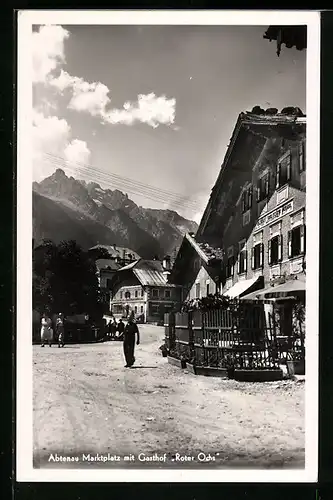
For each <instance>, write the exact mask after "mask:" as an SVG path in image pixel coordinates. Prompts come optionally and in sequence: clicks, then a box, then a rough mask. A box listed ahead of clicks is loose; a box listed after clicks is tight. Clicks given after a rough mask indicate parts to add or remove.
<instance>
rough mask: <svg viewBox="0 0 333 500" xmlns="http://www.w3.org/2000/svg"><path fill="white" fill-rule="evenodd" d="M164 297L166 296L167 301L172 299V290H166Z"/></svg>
mask: <svg viewBox="0 0 333 500" xmlns="http://www.w3.org/2000/svg"><path fill="white" fill-rule="evenodd" d="M164 296H165V298H166V299H170V297H171V292H170V290H165V293H164Z"/></svg>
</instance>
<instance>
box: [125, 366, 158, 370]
mask: <svg viewBox="0 0 333 500" xmlns="http://www.w3.org/2000/svg"><path fill="white" fill-rule="evenodd" d="M139 368H146V369H147V370H148V369H149V370H150V369H151V368H158V366H131V368H130V370H138V369H139Z"/></svg>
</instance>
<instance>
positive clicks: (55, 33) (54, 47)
mask: <svg viewBox="0 0 333 500" xmlns="http://www.w3.org/2000/svg"><path fill="white" fill-rule="evenodd" d="M68 37H69V32H68V31H67V30H65V29H64V28H63V27H62V26H42V27H41V28H40V29H39V31H36V32H34V33H33V34H32V46H33V54H32V64H33V82H34V83H45V82H47V79H48V77H49V75H50V74H51V73H52V72H53V71H54V70H55V69H57V67H58V66H59V65H61V64H64V63H65V62H66V59H65V48H64V42H65V40H66V39H67V38H68Z"/></svg>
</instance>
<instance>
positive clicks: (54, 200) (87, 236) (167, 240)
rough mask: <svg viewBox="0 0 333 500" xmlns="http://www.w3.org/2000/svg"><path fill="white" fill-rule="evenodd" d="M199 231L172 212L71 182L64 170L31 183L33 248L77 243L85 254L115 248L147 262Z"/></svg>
mask: <svg viewBox="0 0 333 500" xmlns="http://www.w3.org/2000/svg"><path fill="white" fill-rule="evenodd" d="M197 228H198V226H197V224H196V223H195V222H194V221H190V220H187V219H185V218H184V217H182V216H180V215H179V214H178V213H177V212H175V211H173V210H158V209H151V208H143V207H140V206H138V205H136V203H134V202H133V201H132V200H131V199H130V198H129V197H128V195H127V194H126V193H123V192H122V191H119V190H118V189H115V190H110V189H103V188H102V187H101V186H100V185H99V184H97V183H96V182H88V183H87V182H85V181H83V180H77V179H74V177H68V176H67V175H66V174H65V172H64V171H63V170H61V169H57V170H56V171H55V172H54V173H53V174H52V175H51V176H50V177H47V178H45V179H43V180H42V181H41V182H39V183H38V182H34V183H33V237H34V240H35V244H38V243H40V242H41V241H42V240H43V239H50V240H52V241H54V242H55V243H59V242H60V241H62V240H68V239H75V240H76V241H77V242H78V243H79V244H80V245H81V246H82V247H83V248H85V249H88V248H90V247H92V246H94V245H98V244H100V245H113V244H116V245H117V246H120V247H127V248H130V249H132V250H134V251H135V252H137V253H138V254H139V255H141V257H143V258H152V257H154V256H158V257H160V258H162V257H163V256H164V255H165V254H169V255H172V253H173V252H174V251H175V249H176V248H178V247H179V246H180V244H181V241H182V238H183V236H184V234H185V233H186V232H193V233H195V232H196V231H197Z"/></svg>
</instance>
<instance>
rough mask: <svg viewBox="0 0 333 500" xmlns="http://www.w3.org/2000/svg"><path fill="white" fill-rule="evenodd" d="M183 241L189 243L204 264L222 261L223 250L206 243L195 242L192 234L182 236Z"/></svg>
mask: <svg viewBox="0 0 333 500" xmlns="http://www.w3.org/2000/svg"><path fill="white" fill-rule="evenodd" d="M184 239H186V240H187V241H188V242H189V243H190V245H191V246H192V247H193V248H194V250H195V251H196V253H197V254H198V255H199V257H201V258H202V260H203V261H204V262H205V263H206V264H209V263H210V262H211V261H213V260H214V261H217V260H222V259H223V250H222V249H221V248H214V247H212V246H211V245H209V244H208V243H203V242H198V241H196V239H195V236H194V234H193V233H192V234H190V233H187V234H186V235H185V236H184Z"/></svg>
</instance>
